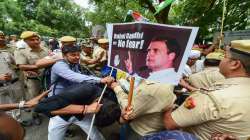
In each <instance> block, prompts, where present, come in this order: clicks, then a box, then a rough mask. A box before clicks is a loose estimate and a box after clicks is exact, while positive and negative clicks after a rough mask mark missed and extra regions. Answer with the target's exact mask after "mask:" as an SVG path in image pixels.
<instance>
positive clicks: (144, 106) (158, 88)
mask: <svg viewBox="0 0 250 140" xmlns="http://www.w3.org/2000/svg"><path fill="white" fill-rule="evenodd" d="M139 92H141V93H139ZM175 99H176V97H175V95H174V93H173V88H172V86H169V85H167V84H153V85H147V88H145V87H142V88H141V90H139V91H138V93H136V96H134V99H133V109H134V111H133V113H132V114H131V116H132V117H134V118H138V117H140V116H143V115H145V114H152V113H161V112H164V111H165V109H166V108H170V107H172V106H173V104H174V101H175Z"/></svg>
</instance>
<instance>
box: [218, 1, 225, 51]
mask: <svg viewBox="0 0 250 140" xmlns="http://www.w3.org/2000/svg"><path fill="white" fill-rule="evenodd" d="M225 11H226V0H223V9H222V19H221V28H220V37H221V38H220V42H219V48H218V49H219V50H220V46H221V40H222V33H223V27H224V20H225Z"/></svg>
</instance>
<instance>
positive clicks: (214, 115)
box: [171, 93, 219, 127]
mask: <svg viewBox="0 0 250 140" xmlns="http://www.w3.org/2000/svg"><path fill="white" fill-rule="evenodd" d="M190 98H191V99H192V102H193V103H192V104H193V107H187V105H185V103H186V102H187V99H190ZM187 99H186V101H185V102H184V103H183V104H182V105H181V106H180V107H179V108H177V109H176V110H175V111H173V112H172V114H171V116H172V118H173V120H174V121H175V122H176V123H177V124H178V125H179V126H180V127H189V126H194V125H198V124H202V123H204V122H208V121H212V120H217V119H219V113H218V109H217V108H216V105H215V104H214V102H213V101H212V100H211V99H210V97H209V96H208V95H206V94H202V93H197V94H195V95H191V96H190V97H188V98H187Z"/></svg>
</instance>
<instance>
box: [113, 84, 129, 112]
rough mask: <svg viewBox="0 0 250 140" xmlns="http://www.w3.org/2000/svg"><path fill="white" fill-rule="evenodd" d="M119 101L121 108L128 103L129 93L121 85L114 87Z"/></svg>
mask: <svg viewBox="0 0 250 140" xmlns="http://www.w3.org/2000/svg"><path fill="white" fill-rule="evenodd" d="M114 92H115V94H116V97H117V100H118V103H119V104H120V106H121V108H125V107H127V105H128V94H126V93H125V92H124V91H123V89H122V88H121V87H120V86H117V87H115V88H114Z"/></svg>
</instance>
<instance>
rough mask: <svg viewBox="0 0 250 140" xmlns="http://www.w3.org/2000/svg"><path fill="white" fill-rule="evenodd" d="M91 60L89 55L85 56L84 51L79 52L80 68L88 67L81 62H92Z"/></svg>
mask: <svg viewBox="0 0 250 140" xmlns="http://www.w3.org/2000/svg"><path fill="white" fill-rule="evenodd" d="M92 59H93V58H92V57H91V56H89V55H87V54H86V53H85V52H84V51H82V52H81V54H80V60H81V63H80V64H81V65H82V66H87V67H88V65H87V64H85V63H82V61H86V60H87V61H89V60H92Z"/></svg>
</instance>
